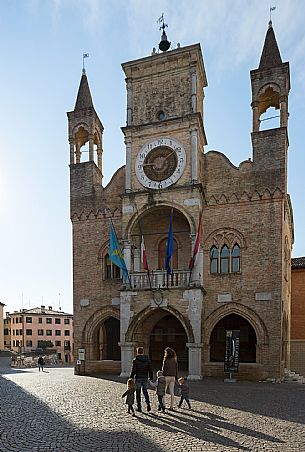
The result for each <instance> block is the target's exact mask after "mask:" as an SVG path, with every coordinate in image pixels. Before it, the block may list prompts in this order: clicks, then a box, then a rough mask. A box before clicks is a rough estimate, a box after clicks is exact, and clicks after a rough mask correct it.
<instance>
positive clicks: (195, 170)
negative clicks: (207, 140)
mask: <svg viewBox="0 0 305 452" xmlns="http://www.w3.org/2000/svg"><path fill="white" fill-rule="evenodd" d="M197 141H198V140H197V129H196V128H193V129H192V130H191V152H192V183H194V182H197V180H198V155H197V154H198V149H197Z"/></svg>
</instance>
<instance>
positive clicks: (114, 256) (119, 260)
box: [109, 223, 128, 283]
mask: <svg viewBox="0 0 305 452" xmlns="http://www.w3.org/2000/svg"><path fill="white" fill-rule="evenodd" d="M109 257H110V259H111V261H112V262H113V263H114V264H115V265H117V266H118V267H119V268H120V269H121V270H122V272H123V282H124V283H125V282H126V280H127V278H128V270H127V267H126V264H125V261H124V256H123V253H122V251H121V248H120V245H119V242H118V239H117V236H116V233H115V230H114V226H113V224H112V223H110V255H109Z"/></svg>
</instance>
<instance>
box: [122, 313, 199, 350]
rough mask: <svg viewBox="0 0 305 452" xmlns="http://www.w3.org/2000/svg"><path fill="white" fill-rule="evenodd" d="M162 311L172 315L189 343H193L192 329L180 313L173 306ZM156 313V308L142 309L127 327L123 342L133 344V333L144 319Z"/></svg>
mask: <svg viewBox="0 0 305 452" xmlns="http://www.w3.org/2000/svg"><path fill="white" fill-rule="evenodd" d="M158 309H162V310H163V311H167V312H169V313H170V314H172V315H173V316H174V317H176V318H177V319H178V320H179V321H180V322H181V324H182V326H183V327H184V329H185V331H186V334H187V337H188V342H189V343H194V342H195V339H194V333H193V328H192V326H191V324H190V322H189V320H188V319H187V318H186V317H184V316H183V315H182V314H181V312H179V311H178V310H177V309H175V308H174V307H173V306H162V308H158ZM155 312H156V308H152V307H151V306H147V307H146V308H144V309H142V311H140V312H139V313H138V314H136V315H135V316H134V317H133V319H132V321H131V322H130V324H129V327H128V329H127V331H126V334H125V341H126V342H133V340H134V335H135V332H136V330H137V328H138V326H139V325H141V324H142V323H143V322H144V321H145V320H146V319H148V318H149V317H150V316H151V315H153V314H154V313H155Z"/></svg>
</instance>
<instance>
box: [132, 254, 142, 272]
mask: <svg viewBox="0 0 305 452" xmlns="http://www.w3.org/2000/svg"><path fill="white" fill-rule="evenodd" d="M140 262H141V250H140V249H138V248H135V249H134V250H133V271H134V272H139V271H141V268H140Z"/></svg>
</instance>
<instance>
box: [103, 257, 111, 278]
mask: <svg viewBox="0 0 305 452" xmlns="http://www.w3.org/2000/svg"><path fill="white" fill-rule="evenodd" d="M104 263H105V264H104V265H105V267H104V268H105V279H111V260H110V257H109V254H106V256H105V258H104Z"/></svg>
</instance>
